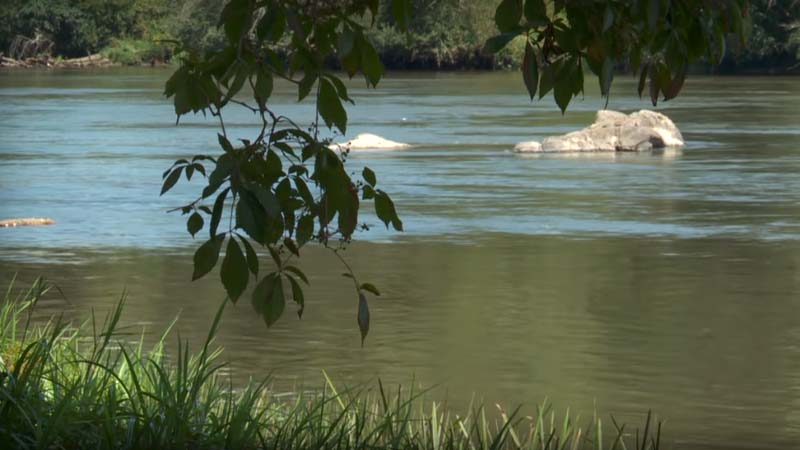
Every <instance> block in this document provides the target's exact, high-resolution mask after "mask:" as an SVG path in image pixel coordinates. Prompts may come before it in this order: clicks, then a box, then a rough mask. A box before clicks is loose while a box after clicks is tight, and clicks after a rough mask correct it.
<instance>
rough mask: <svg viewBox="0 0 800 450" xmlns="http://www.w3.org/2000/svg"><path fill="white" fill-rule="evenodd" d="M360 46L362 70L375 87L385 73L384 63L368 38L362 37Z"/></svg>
mask: <svg viewBox="0 0 800 450" xmlns="http://www.w3.org/2000/svg"><path fill="white" fill-rule="evenodd" d="M358 47H359V48H360V49H361V70H362V71H363V72H364V76H365V77H366V78H367V81H368V82H369V84H371V85H372V86H373V87H375V86H377V85H378V82H379V81H380V80H381V75H383V63H381V59H380V58H379V57H378V52H376V51H375V47H373V46H372V44H370V43H369V41H367V40H366V39H364V38H361V39H360V40H359V43H358ZM342 133H344V131H342Z"/></svg>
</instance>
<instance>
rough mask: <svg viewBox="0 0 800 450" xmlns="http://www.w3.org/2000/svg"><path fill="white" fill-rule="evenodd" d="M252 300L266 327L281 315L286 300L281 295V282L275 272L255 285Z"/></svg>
mask: <svg viewBox="0 0 800 450" xmlns="http://www.w3.org/2000/svg"><path fill="white" fill-rule="evenodd" d="M252 302H253V307H254V308H255V310H256V312H258V313H259V314H260V315H261V316H263V318H264V322H265V323H266V324H267V327H271V326H272V325H273V324H274V323H275V322H276V321H277V320H278V319H279V318H280V317H281V315H282V314H283V309H284V307H285V306H286V300H285V299H284V297H283V283H282V282H281V278H280V276H279V275H278V274H277V273H275V272H273V273H270V274H269V275H267V276H265V277H264V279H262V280H261V282H259V283H258V285H256V288H255V289H253V296H252Z"/></svg>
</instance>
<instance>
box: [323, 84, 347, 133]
mask: <svg viewBox="0 0 800 450" xmlns="http://www.w3.org/2000/svg"><path fill="white" fill-rule="evenodd" d="M317 106H318V108H319V115H320V116H322V119H323V120H324V121H325V125H327V126H328V128H332V127H333V126H334V125H335V126H336V128H338V129H339V131H341V132H342V134H345V133H346V130H347V112H346V111H345V110H344V107H342V101H341V100H340V99H339V96H338V95H337V94H336V88H335V87H334V86H333V84H331V82H330V81H328V80H327V79H324V78H323V79H321V80H320V85H319V99H318V100H317Z"/></svg>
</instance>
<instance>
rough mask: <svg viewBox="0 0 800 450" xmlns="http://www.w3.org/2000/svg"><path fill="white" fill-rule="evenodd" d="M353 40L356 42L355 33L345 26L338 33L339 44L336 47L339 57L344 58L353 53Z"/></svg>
mask: <svg viewBox="0 0 800 450" xmlns="http://www.w3.org/2000/svg"><path fill="white" fill-rule="evenodd" d="M355 40H356V33H355V32H354V31H353V29H352V28H350V27H349V26H347V25H345V26H344V27H343V28H342V32H341V33H339V42H338V45H337V50H338V51H339V56H340V57H345V56H347V55H349V54H350V53H351V52H352V51H353V47H354V46H355Z"/></svg>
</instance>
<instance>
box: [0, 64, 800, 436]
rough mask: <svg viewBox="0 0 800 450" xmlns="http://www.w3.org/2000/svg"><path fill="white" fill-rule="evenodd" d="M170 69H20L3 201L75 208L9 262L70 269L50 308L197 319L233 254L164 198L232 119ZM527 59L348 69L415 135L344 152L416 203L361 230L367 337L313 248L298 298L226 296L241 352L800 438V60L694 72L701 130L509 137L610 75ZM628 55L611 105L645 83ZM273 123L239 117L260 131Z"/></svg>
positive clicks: (200, 328)
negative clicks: (207, 256)
mask: <svg viewBox="0 0 800 450" xmlns="http://www.w3.org/2000/svg"><path fill="white" fill-rule="evenodd" d="M168 74H169V71H168V70H167V69H164V70H159V69H125V70H122V69H120V70H106V71H99V72H86V71H83V72H44V71H43V72H34V71H9V72H0V100H1V101H0V216H1V217H0V218H2V217H20V216H48V217H52V218H53V219H55V221H56V224H55V225H53V226H49V227H35V228H17V229H0V281H2V282H3V287H5V285H7V282H8V280H10V279H11V278H12V277H13V276H14V274H18V279H19V283H20V284H21V285H24V284H26V283H28V282H30V281H31V280H32V279H33V278H34V277H35V276H37V275H40V274H41V275H45V276H46V277H47V278H48V279H49V280H51V281H52V282H53V283H54V284H56V285H57V286H58V287H59V288H60V292H59V293H55V292H54V293H53V295H51V296H50V297H48V298H47V299H45V301H43V304H42V308H43V311H44V313H47V314H52V313H60V312H66V313H67V314H68V315H69V316H72V317H85V316H86V314H87V313H88V311H89V309H90V308H95V309H96V310H97V311H99V312H103V311H107V310H108V309H109V308H110V307H111V306H112V305H113V304H114V303H115V302H116V301H117V299H118V297H119V296H120V294H121V293H122V292H123V290H126V291H127V295H128V300H127V313H126V323H127V324H131V325H136V326H137V327H140V326H142V325H145V326H147V329H148V330H151V332H152V333H154V334H155V333H157V332H158V331H159V330H160V329H161V328H162V327H163V326H164V325H166V324H167V323H169V322H170V320H171V319H172V318H173V317H174V316H175V315H177V314H179V313H180V321H179V323H178V329H179V331H180V333H181V336H182V337H184V338H188V339H190V340H191V341H192V342H198V343H199V341H200V340H202V339H203V338H204V336H205V332H206V330H207V327H208V324H209V323H210V321H211V319H212V316H213V314H214V312H215V310H216V309H217V307H218V306H219V305H220V303H221V302H222V300H223V299H224V293H223V290H222V288H221V286H220V284H219V282H218V280H217V279H216V278H215V277H208V279H203V280H200V281H198V282H194V283H192V282H190V281H189V280H190V276H191V253H192V251H193V248H194V247H193V246H195V245H196V244H197V243H196V242H193V240H192V239H191V237H190V236H189V235H188V234H187V233H186V232H185V228H184V222H183V219H182V218H181V217H180V216H178V215H175V214H167V213H166V210H168V209H169V208H171V207H174V206H177V205H180V204H183V203H182V202H185V201H187V200H188V199H190V197H191V196H192V194H193V193H195V192H197V191H199V189H200V185H199V184H192V185H179V186H178V187H177V188H176V189H174V190H173V191H172V192H170V194H168V195H166V196H164V197H159V196H158V193H159V188H160V182H161V176H160V175H161V172H162V171H163V170H164V169H165V168H167V167H168V166H169V165H170V164H171V162H172V161H174V160H175V159H177V158H180V157H185V156H187V155H192V154H195V153H201V152H212V153H213V152H216V151H217V150H216V144H215V142H216V131H217V122H215V121H214V120H212V119H211V118H204V117H203V116H202V115H200V116H196V117H189V118H185V119H183V120H182V121H181V124H180V125H179V126H177V127H176V126H175V118H174V115H173V112H172V108H171V105H170V103H169V102H168V101H167V100H165V99H164V98H163V97H162V96H161V92H162V89H163V83H164V80H165V79H166V77H167V76H168ZM520 78H521V77H519V76H518V75H517V74H508V73H492V74H476V73H447V74H441V73H439V74H437V73H424V74H390V75H389V76H388V77H387V78H386V79H385V80H383V81H382V82H381V85H380V86H379V89H378V90H367V89H366V88H365V86H364V84H363V81H361V80H354V81H353V82H352V83H350V86H351V91H352V92H351V94H353V96H354V98H355V100H356V105H355V106H350V107H349V109H348V113H349V115H350V124H349V126H348V131H349V133H352V135H354V134H356V133H359V132H366V131H369V132H372V133H376V134H380V135H382V136H384V137H387V138H389V139H392V140H397V141H402V142H409V143H411V144H414V148H412V149H409V150H404V151H395V152H374V153H368V154H363V153H362V154H353V155H351V158H350V160H349V162H348V163H349V165H350V166H351V167H352V170H353V171H356V172H360V168H361V167H362V166H364V165H368V166H369V167H371V168H372V169H373V170H374V171H375V172H376V173H377V174H378V179H379V183H380V185H381V186H382V187H383V188H384V189H385V190H387V191H388V192H390V193H391V194H392V195H393V198H394V200H395V203H396V205H397V207H398V209H399V212H400V214H401V217H402V218H403V220H404V223H405V227H406V231H405V232H404V233H395V232H389V231H387V230H385V229H383V227H382V226H375V227H373V228H372V229H371V230H370V231H369V232H366V233H362V235H361V236H359V239H360V240H359V242H357V243H356V244H354V245H353V246H351V247H350V248H349V249H348V250H347V251H346V253H345V254H346V257H347V258H348V260H349V261H350V262H351V263H352V265H353V267H354V269H355V270H356V272H357V273H358V274H359V275H360V276H361V278H362V279H364V280H369V281H371V282H373V283H374V284H376V285H378V286H379V287H380V289H381V291H382V292H383V295H382V296H381V297H379V298H375V299H374V300H372V302H371V310H372V325H371V331H370V335H369V338H368V340H367V345H366V346H365V347H364V348H361V347H360V346H359V334H358V329H357V327H356V321H355V312H356V299H355V298H354V294H353V292H352V285H351V284H349V280H347V279H344V278H342V277H341V276H340V275H339V274H340V272H341V270H340V268H339V266H338V265H337V262H336V260H335V259H334V258H333V257H332V256H331V255H329V254H326V253H324V252H321V251H319V250H314V249H310V250H308V251H307V252H306V255H304V256H305V257H304V258H303V259H301V261H302V266H303V267H304V269H305V270H306V272H307V273H309V274H311V282H312V286H311V288H309V291H308V292H307V295H306V298H307V307H306V311H305V314H304V316H303V319H302V320H297V318H296V316H295V315H294V314H293V311H292V310H291V309H292V307H291V306H290V307H289V308H288V309H287V313H286V315H285V316H284V317H283V318H282V319H281V321H280V322H279V323H278V324H277V325H276V326H274V327H273V328H271V329H269V330H267V329H266V328H265V326H264V325H263V322H262V321H261V320H260V319H259V318H258V317H257V316H256V315H255V314H253V312H252V310H251V308H250V306H249V302H246V301H245V302H242V303H240V304H239V305H237V306H235V307H229V308H227V309H226V311H225V314H224V317H223V324H222V330H221V333H220V336H219V342H220V344H222V345H223V346H224V347H225V348H226V358H227V359H228V360H230V361H231V371H232V373H234V374H235V376H236V377H239V378H242V377H249V376H252V377H254V378H261V377H263V376H265V375H267V374H270V373H271V374H272V375H273V377H274V380H275V383H276V385H278V386H280V387H281V388H284V389H287V388H290V387H292V386H299V385H301V384H303V385H318V384H319V382H320V380H321V379H322V376H321V371H322V370H325V371H327V372H328V373H329V374H330V375H331V377H332V378H333V379H335V380H339V381H340V382H342V383H350V384H356V383H362V382H368V381H370V380H372V381H374V380H375V379H376V378H377V377H380V378H381V379H382V380H384V381H385V382H388V383H409V382H411V380H412V379H413V380H415V382H417V383H420V384H422V385H424V386H433V385H436V386H439V388H437V389H435V390H434V391H432V393H431V394H430V395H431V396H432V397H434V398H439V399H446V400H447V401H448V402H449V404H450V405H451V406H452V407H453V408H455V409H457V410H458V409H463V408H465V407H466V406H467V403H468V401H469V399H470V398H471V396H472V395H473V394H474V395H475V396H476V397H477V398H480V399H483V401H485V402H486V403H487V404H489V405H491V404H494V403H502V404H504V405H507V406H515V405H516V404H518V403H523V404H524V405H526V407H530V408H532V405H535V404H537V403H538V402H540V401H541V400H542V399H544V398H545V397H547V398H548V399H549V401H551V402H553V403H554V404H555V406H556V407H558V408H559V409H564V408H566V407H567V406H569V407H571V408H572V410H573V411H580V412H582V413H583V414H584V416H587V415H591V414H592V411H593V410H594V408H595V405H596V408H597V410H598V412H599V413H601V414H608V413H614V414H615V417H617V418H618V420H625V421H639V420H640V419H641V418H643V417H644V415H645V414H646V412H647V410H648V409H653V410H654V411H655V412H656V413H657V414H658V415H660V416H661V417H663V418H665V419H666V423H665V428H664V432H665V438H666V440H667V441H669V442H670V443H671V444H670V446H671V447H673V448H700V447H705V446H709V447H710V446H714V445H716V446H718V447H715V448H733V447H735V448H773V447H774V448H786V447H787V445H789V444H792V443H796V442H800V202H799V200H800V199H799V197H800V177H798V173H800V120H799V119H800V115H799V114H798V113H800V109H798V107H797V105H798V103H800V79H797V78H774V77H763V78H743V77H731V78H711V77H693V78H691V79H690V80H689V81H688V83H687V85H686V87H685V89H684V92H683V93H682V95H681V96H680V97H679V98H678V99H676V100H673V101H671V102H668V103H666V104H664V105H660V106H659V108H658V109H659V110H662V111H663V112H665V113H666V114H668V115H669V116H670V117H671V118H672V119H673V120H674V121H675V122H676V123H677V125H678V126H679V127H680V128H681V130H682V131H683V134H684V137H685V138H686V140H687V146H686V148H685V149H684V150H683V151H680V152H674V151H672V152H652V153H642V154H622V155H585V156H581V157H567V156H554V155H551V156H540V157H530V156H528V157H525V156H518V155H514V154H512V153H511V152H510V151H509V150H510V149H511V147H513V145H514V144H515V143H516V142H519V141H522V140H531V139H541V138H543V137H545V136H547V135H551V134H558V133H564V132H567V131H571V130H574V129H577V128H580V127H583V126H586V125H588V124H589V123H591V121H592V118H593V115H594V113H595V111H596V110H597V109H599V108H602V101H601V99H600V98H599V95H598V93H597V89H596V88H595V87H594V86H590V87H589V88H588V89H587V93H586V97H585V99H583V100H578V101H575V103H573V105H571V107H570V110H569V111H568V112H567V114H566V115H565V116H563V117H562V116H561V114H559V113H558V112H557V108H556V106H555V105H554V103H553V102H552V100H551V99H546V100H543V101H541V102H533V103H531V102H529V101H528V100H527V97H526V94H525V93H524V87H523V84H522V80H521V79H520ZM622 78H623V79H620V80H619V82H618V83H617V84H615V86H614V89H613V92H612V98H611V100H610V102H609V108H611V109H617V110H623V111H632V110H637V109H641V108H647V107H648V106H649V105H648V104H647V103H646V102H645V101H644V100H640V99H639V98H638V97H637V96H635V84H634V81H633V80H630V79H625V78H624V77H622ZM294 95H295V94H294V93H292V91H291V90H290V89H289V86H284V85H278V86H277V92H276V94H275V97H274V99H273V101H274V105H275V107H276V108H277V109H278V110H279V111H281V112H283V113H284V114H286V115H289V116H292V117H298V118H300V119H301V120H306V121H307V120H309V119H310V117H311V113H312V106H311V105H310V104H307V103H303V104H297V103H295V102H294ZM254 123H255V119H254V117H252V115H251V114H249V113H247V112H246V111H237V112H232V113H231V114H230V115H229V116H227V118H226V125H227V126H228V132H229V133H234V134H238V135H240V136H243V137H246V136H247V135H248V134H252V133H253V124H254ZM367 221H368V222H372V223H373V224H375V225H377V220H376V219H375V218H369V217H368V218H367ZM262 264H266V260H263V261H262ZM668 448H669V447H668Z"/></svg>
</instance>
